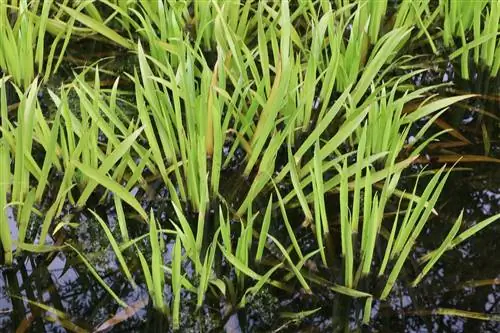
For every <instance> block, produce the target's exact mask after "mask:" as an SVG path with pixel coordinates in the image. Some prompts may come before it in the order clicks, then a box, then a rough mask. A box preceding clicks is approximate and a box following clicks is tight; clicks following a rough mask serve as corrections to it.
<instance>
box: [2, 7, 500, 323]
mask: <svg viewBox="0 0 500 333" xmlns="http://www.w3.org/2000/svg"><path fill="white" fill-rule="evenodd" d="M499 22H500V2H498V1H495V0H493V1H488V0H484V1H474V2H466V1H458V0H456V1H455V0H440V1H438V2H431V1H425V0H419V1H406V0H404V1H402V2H399V3H398V4H397V5H394V4H389V3H388V1H381V0H376V1H354V2H352V1H340V0H336V1H323V0H306V1H298V2H295V1H293V2H289V1H286V0H281V1H250V0H248V1H221V0H211V1H164V0H160V1H138V2H135V1H122V0H103V1H98V2H97V1H96V2H94V1H75V2H73V1H61V2H59V1H52V0H46V1H27V0H3V1H2V2H1V4H0V68H1V71H2V72H3V77H2V78H1V79H0V115H1V122H0V125H1V127H0V130H1V138H0V186H1V190H0V208H1V209H2V210H1V212H0V226H1V229H0V240H1V244H2V248H3V258H4V263H5V265H12V264H15V261H16V257H17V256H18V255H19V254H20V253H22V252H23V251H26V252H32V253H37V254H40V255H43V256H45V257H46V258H51V257H53V255H54V254H56V253H64V254H66V255H67V256H70V255H76V256H77V257H78V258H80V262H81V263H82V264H83V265H85V266H86V267H87V269H88V271H89V272H91V273H92V274H93V275H94V277H95V279H97V280H98V281H99V283H100V284H101V285H102V287H103V288H105V289H106V290H107V292H109V294H110V295H112V297H113V298H114V300H115V301H116V303H117V305H119V306H122V307H127V304H126V303H125V302H124V301H123V300H122V299H121V298H120V295H119V293H117V290H116V288H113V286H110V285H108V284H107V282H106V280H105V279H104V278H103V277H102V276H100V274H99V272H98V270H97V269H96V268H95V267H94V264H93V263H92V260H90V259H89V258H88V257H87V255H86V253H85V251H83V250H82V248H81V247H80V246H79V244H78V242H77V241H76V240H74V239H72V238H71V236H70V235H71V231H72V230H73V229H75V228H78V227H79V225H80V224H81V223H96V224H97V225H98V226H99V228H100V229H101V230H102V231H103V233H104V234H105V235H106V237H107V239H108V240H109V247H110V249H112V251H113V252H114V254H115V257H116V261H117V263H118V267H119V270H120V271H121V273H123V277H124V278H125V279H126V281H128V282H127V283H129V284H130V286H131V287H136V285H137V284H143V285H144V284H145V286H146V287H147V290H148V291H149V294H150V298H151V301H152V303H153V304H154V307H155V308H156V309H158V310H160V311H162V312H164V313H165V314H166V315H168V316H169V317H170V318H171V325H172V327H173V328H174V329H177V328H179V326H180V325H181V318H180V313H181V306H182V305H181V298H183V297H187V296H186V295H188V294H192V295H193V297H194V298H195V299H196V301H195V302H196V306H197V308H201V307H202V306H203V305H204V304H205V300H206V298H207V297H214V296H215V297H217V298H224V299H226V300H227V302H228V304H230V305H231V307H232V309H233V311H234V309H238V308H242V307H245V306H246V304H247V302H248V299H249V297H250V296H252V295H254V294H256V293H257V292H258V291H259V290H260V289H261V288H263V287H265V286H266V288H271V289H272V288H277V289H282V290H284V291H285V292H292V291H297V290H299V289H301V290H302V291H303V292H305V293H306V294H314V293H315V292H316V291H317V290H319V289H320V288H328V289H329V290H331V291H333V292H335V293H340V294H344V295H347V296H350V297H353V298H359V299H361V300H363V301H364V302H365V303H364V304H365V306H364V312H363V315H362V322H363V323H369V322H370V316H371V315H370V313H371V309H372V302H373V300H374V299H380V300H384V299H385V298H387V296H388V295H389V294H390V293H391V290H393V287H394V285H395V283H397V281H398V278H400V275H401V272H402V270H404V266H405V264H406V263H407V261H408V259H409V257H411V256H412V255H414V254H413V251H414V248H415V245H416V242H418V240H419V239H420V238H421V237H424V236H423V235H422V231H423V230H424V228H425V227H426V225H427V223H428V221H429V220H430V218H431V217H432V216H433V215H437V214H439V207H438V206H437V202H438V199H439V196H440V193H441V191H442V189H443V187H444V186H445V183H446V180H447V178H448V177H449V175H450V173H453V172H455V169H454V167H456V165H457V163H458V164H460V163H461V162H468V161H476V162H482V161H487V162H498V160H495V159H494V158H492V157H488V156H476V155H467V156H464V157H463V159H462V160H461V157H460V155H459V154H454V155H446V156H444V158H443V159H442V160H441V161H442V162H447V163H448V164H442V165H440V166H439V167H437V168H436V167H435V165H430V166H429V167H427V168H420V167H418V166H422V165H425V164H426V163H428V161H427V160H426V159H425V157H424V155H423V152H425V150H426V148H427V146H428V145H429V144H433V143H434V144H435V143H439V142H441V140H443V138H450V135H451V137H454V138H455V139H457V140H458V141H459V142H460V141H463V139H464V138H463V136H462V135H461V134H460V133H459V132H458V131H457V130H455V129H454V128H453V127H452V126H451V125H449V124H448V123H446V122H445V121H444V120H443V115H444V114H446V112H447V110H450V108H454V107H455V105H457V103H459V104H461V105H462V107H463V105H466V103H467V102H468V101H469V100H471V99H473V98H475V95H474V94H464V93H459V92H455V91H454V90H453V86H452V84H451V83H437V82H435V83H433V84H423V83H422V82H420V81H419V80H420V79H418V78H419V77H421V75H422V74H423V73H424V74H425V73H427V72H429V71H431V70H432V69H433V66H434V65H433V63H441V64H444V66H446V64H447V63H448V62H449V63H450V64H453V65H454V66H456V68H457V73H459V74H457V75H460V76H461V77H462V79H465V80H467V79H470V78H472V77H473V75H474V73H476V72H477V71H479V70H481V71H485V72H486V73H488V75H489V76H491V78H494V77H496V76H497V75H498V71H499V67H500V42H499V38H498V34H499V31H500V29H499ZM89 45H99V49H100V51H98V52H95V54H87V48H88V47H89ZM72 49H73V50H75V49H76V50H77V52H76V53H75V52H74V51H73V52H71V50H72ZM99 52H100V53H99ZM101 53H102V54H103V55H100V54H101ZM113 59H114V60H113ZM113 61H114V62H113ZM118 62H119V63H118ZM480 112H482V116H483V117H485V119H484V120H485V121H486V120H488V119H495V118H494V116H492V115H490V114H488V112H487V111H484V110H483V111H480ZM496 119H498V118H496ZM496 121H498V120H496ZM483 134H484V135H483V138H484V144H485V147H489V146H490V145H491V144H490V136H489V132H488V127H487V126H484V128H483ZM465 140H467V139H465ZM415 179H417V180H416V181H415ZM408 184H411V185H408ZM158 198H160V199H158ZM159 200H163V201H164V202H166V204H165V205H163V206H161V207H160V206H159V205H158V201H159ZM97 206H106V207H108V212H110V211H111V212H112V214H114V216H115V218H114V219H113V221H111V220H109V218H108V215H107V214H102V213H98V212H97V210H96V209H95V207H97ZM89 211H90V214H87V216H88V217H89V218H88V220H86V221H84V222H81V221H78V220H76V219H73V218H74V216H75V214H77V213H78V212H87V213H88V212H89ZM8 212H12V213H13V216H14V217H15V219H14V220H10V219H9V218H8V217H7V215H8ZM292 215H293V217H292ZM36 216H39V217H41V219H40V218H38V219H35V218H34V217H36ZM499 218H500V215H496V216H493V217H491V218H488V219H486V220H484V221H482V222H478V223H476V224H475V225H474V226H472V227H470V226H466V225H464V224H463V223H462V215H460V216H457V217H456V223H455V224H454V225H452V226H450V227H449V234H448V236H447V237H446V238H444V239H443V240H442V245H441V246H440V247H439V248H436V249H435V250H434V251H432V252H429V253H427V254H426V255H425V256H424V257H423V258H421V266H420V268H419V271H420V274H418V276H415V277H414V281H413V285H416V284H418V283H419V281H421V280H422V278H423V277H424V276H425V275H426V274H427V273H428V272H429V271H431V270H432V269H433V265H434V264H435V263H436V262H437V261H438V260H439V259H440V257H441V256H442V255H443V254H444V253H445V252H446V251H449V250H452V249H453V248H454V247H455V246H456V245H457V244H458V243H460V242H462V241H464V240H465V239H467V238H469V237H472V236H474V234H476V233H477V232H479V231H481V230H482V229H483V228H485V227H487V226H488V225H489V224H491V223H493V222H495V221H497V220H498V219H499ZM304 235H305V236H304ZM304 237H305V238H308V239H309V240H314V243H311V242H310V241H309V242H308V243H307V244H306V243H305V242H304ZM312 263H314V265H312ZM313 266H314V268H312V267H313ZM166 286H168V287H166ZM167 289H168V290H169V291H171V293H170V292H169V294H168V295H169V296H168V297H167V294H166V291H165V290H167ZM31 302H32V303H31V304H32V305H33V304H35V305H36V304H38V305H37V306H38V307H40V308H41V309H42V310H44V311H49V312H50V313H51V314H52V316H53V317H54V318H55V319H54V320H59V321H61V322H63V323H66V324H65V325H69V324H67V318H65V317H64V314H61V313H60V312H58V311H57V309H55V308H52V307H51V306H49V305H47V304H45V305H44V304H40V300H38V301H37V302H35V300H31ZM303 310H304V313H303V314H302V315H304V316H305V315H307V314H311V313H313V311H309V310H315V309H305V308H304V309H303ZM306 310H307V311H306ZM436 311H437V312H436V313H437V314H455V315H470V314H468V313H465V312H460V311H456V310H450V309H437V310H436ZM486 319H492V317H490V316H486ZM497 319H498V318H497ZM65 327H66V326H65ZM71 327H73V326H71ZM73 329H74V327H73Z"/></svg>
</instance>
